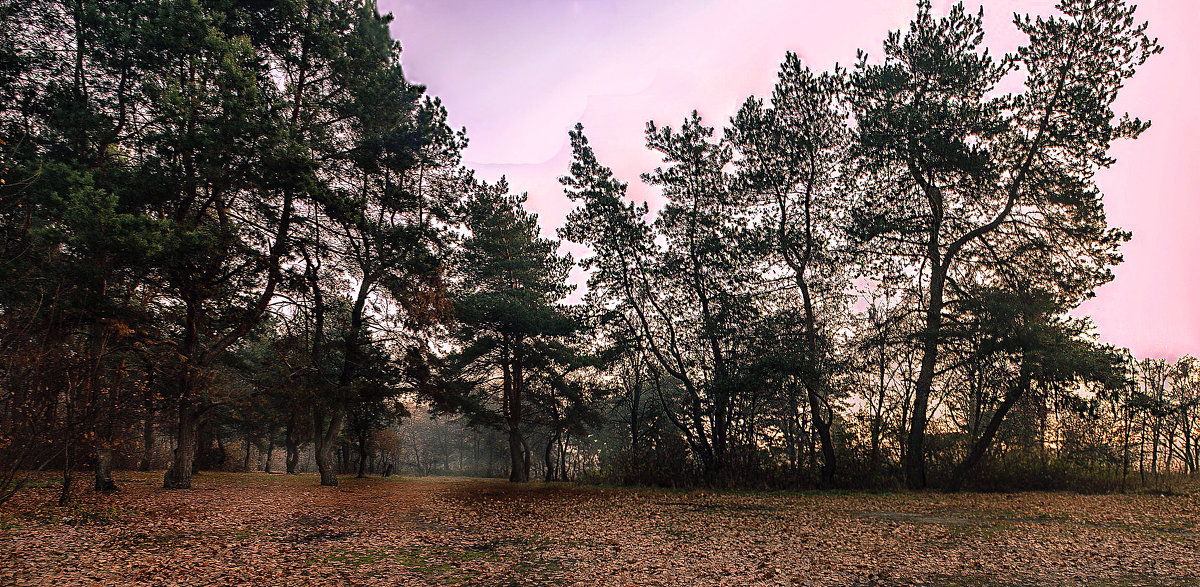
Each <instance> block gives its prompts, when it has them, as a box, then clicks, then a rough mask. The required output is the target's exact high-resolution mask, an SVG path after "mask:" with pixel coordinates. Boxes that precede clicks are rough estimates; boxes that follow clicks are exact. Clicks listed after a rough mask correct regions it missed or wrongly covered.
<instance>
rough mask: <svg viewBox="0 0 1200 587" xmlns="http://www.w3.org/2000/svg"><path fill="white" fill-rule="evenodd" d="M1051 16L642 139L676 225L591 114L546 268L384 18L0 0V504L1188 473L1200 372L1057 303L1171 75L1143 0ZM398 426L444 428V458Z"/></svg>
mask: <svg viewBox="0 0 1200 587" xmlns="http://www.w3.org/2000/svg"><path fill="white" fill-rule="evenodd" d="M1059 10H1060V13H1059V14H1057V15H1056V16H1053V17H1046V18H1028V17H1018V18H1017V19H1016V25H1017V27H1018V28H1019V29H1020V30H1021V31H1022V32H1023V33H1025V34H1026V35H1027V37H1028V41H1027V42H1026V43H1025V44H1024V45H1023V46H1022V47H1021V48H1019V49H1018V50H1017V51H1015V52H1014V53H1012V54H1009V55H1004V56H1001V57H998V58H997V57H993V56H991V55H990V54H989V53H988V52H987V51H985V50H983V49H982V48H981V43H982V39H983V30H982V18H981V15H973V14H970V13H967V12H966V11H964V10H963V8H962V7H961V6H958V7H954V8H952V9H951V11H950V12H949V14H947V15H946V16H945V17H935V16H934V15H933V14H932V11H931V8H930V6H929V3H928V2H921V3H920V4H919V5H918V11H917V17H916V19H915V20H914V21H913V22H912V23H911V25H910V27H909V29H908V30H907V31H898V32H895V33H893V34H891V35H889V37H888V39H887V40H886V41H885V43H884V48H883V52H882V54H881V55H880V56H879V57H874V56H869V55H867V54H865V53H863V54H860V55H859V58H858V61H857V62H856V64H855V65H854V66H853V67H852V68H850V69H841V68H839V69H835V70H834V71H831V72H825V73H815V72H812V71H810V70H809V69H808V68H807V67H806V66H804V65H803V64H802V63H801V62H800V60H799V59H798V58H797V57H796V56H795V55H791V54H789V55H788V56H787V57H786V59H785V60H784V62H783V65H782V67H781V70H780V73H779V81H778V84H777V85H776V88H775V91H774V93H773V94H772V96H771V97H770V98H769V99H767V100H764V99H759V98H753V97H752V98H749V99H748V100H747V101H746V103H745V105H744V106H743V107H742V108H741V110H740V111H739V112H738V114H737V115H736V116H735V117H733V119H731V120H730V122H729V124H728V125H727V126H725V127H724V128H720V129H718V128H716V127H713V126H709V125H707V124H706V123H705V121H704V120H703V119H702V118H701V117H700V116H699V114H697V113H693V114H692V115H691V116H690V117H688V118H687V119H685V120H684V122H683V123H682V124H681V125H680V126H679V127H677V128H673V127H667V126H659V125H656V124H654V123H650V124H649V125H648V126H647V132H646V139H647V145H648V147H649V148H651V149H653V150H655V151H657V152H659V153H660V154H661V155H662V157H663V166H662V167H660V168H658V169H655V170H654V171H652V172H650V173H647V174H645V175H643V178H642V179H643V180H644V181H646V182H647V183H649V184H650V185H651V186H654V188H656V189H657V190H659V191H660V192H661V193H662V195H663V204H662V206H661V208H660V209H657V210H656V211H655V212H654V213H653V214H651V212H650V209H649V207H648V206H646V205H645V204H642V205H636V204H634V203H631V202H630V201H629V198H628V197H627V196H626V193H625V190H626V184H625V183H623V182H622V181H620V180H619V179H617V178H615V177H614V176H613V174H612V172H611V171H610V170H609V169H608V168H606V167H604V166H603V165H602V164H601V163H600V162H599V161H598V160H597V158H596V154H595V153H594V152H593V150H592V148H591V147H590V146H589V145H588V142H587V139H586V137H585V136H584V133H583V129H582V127H577V128H576V130H575V131H573V132H572V133H571V144H572V147H573V151H574V158H573V161H572V164H571V167H570V169H569V170H568V174H567V176H566V177H564V178H562V181H563V184H564V186H565V191H566V196H567V197H569V198H570V199H571V200H572V201H574V202H575V203H576V204H577V207H576V209H575V210H574V211H573V212H572V213H571V214H570V216H569V217H568V219H567V222H566V224H565V226H564V227H563V228H562V229H561V230H560V233H559V235H558V236H559V238H560V239H561V240H556V239H550V238H546V237H544V236H543V235H542V234H541V231H540V228H539V225H538V221H537V216H536V215H535V214H532V213H531V212H529V211H528V210H526V209H525V196H524V195H516V194H511V193H510V190H509V188H508V186H507V184H506V183H505V182H504V181H500V182H497V183H495V184H488V183H486V182H482V181H479V180H477V179H476V178H475V177H474V176H473V174H472V173H471V172H470V171H469V170H467V169H465V168H464V167H463V166H462V164H461V161H460V153H461V151H462V149H463V148H464V147H465V146H466V136H465V133H464V132H463V131H455V130H453V129H451V128H450V127H449V126H448V125H447V123H446V112H445V110H444V108H443V107H442V106H441V104H440V103H439V102H438V101H437V100H436V99H433V98H430V97H427V96H426V95H425V94H424V88H422V87H420V86H417V85H414V84H412V83H410V82H408V81H407V80H406V79H405V77H404V74H403V71H402V68H401V66H400V60H399V56H400V46H399V44H398V43H396V42H395V41H393V40H392V39H391V38H390V36H389V34H388V29H387V26H388V22H389V21H390V16H381V15H380V14H379V13H378V10H377V9H376V6H375V5H374V2H371V1H363V0H305V1H300V2H279V3H253V2H251V3H242V2H225V1H218V0H205V1H200V0H138V1H134V2H102V1H97V0H35V1H31V2H24V3H9V4H5V5H4V6H3V7H0V31H2V33H0V94H2V95H0V133H2V134H0V138H2V140H3V144H2V145H0V157H3V159H2V165H0V180H2V182H3V183H0V223H2V225H0V228H2V235H0V466H2V467H3V468H2V470H0V476H2V478H0V487H3V493H2V494H0V499H2V498H3V497H5V496H7V495H11V492H12V491H15V490H16V489H17V488H19V486H20V483H21V481H22V480H23V479H24V478H26V477H27V476H28V475H29V474H30V472H31V471H37V470H40V469H43V468H46V467H56V468H58V467H61V469H62V471H63V474H64V477H65V478H66V483H64V492H63V499H64V500H65V499H67V498H68V497H69V491H70V487H71V482H70V479H71V474H72V471H75V470H78V469H80V468H83V467H85V466H90V467H91V468H92V469H93V470H94V471H95V484H96V487H97V489H111V488H113V482H112V479H111V468H112V467H113V465H114V462H115V463H116V464H117V465H118V466H129V465H133V464H136V465H138V466H140V467H142V468H144V469H149V468H153V467H158V466H165V467H166V468H167V471H166V473H165V476H164V486H165V487H167V488H186V487H189V486H190V484H191V476H192V474H193V473H194V472H195V471H198V470H200V469H203V468H214V467H225V468H234V467H231V465H230V464H229V459H227V458H226V456H227V454H228V452H229V451H226V444H227V443H231V444H232V443H236V444H237V445H238V446H239V447H240V450H241V452H240V453H239V454H240V458H241V459H242V462H241V464H240V468H242V469H251V468H255V467H257V466H259V461H258V459H253V462H252V458H251V457H252V452H253V453H255V454H257V455H261V456H262V457H264V458H263V460H262V466H264V467H266V468H268V470H269V468H270V466H271V461H272V456H273V455H274V453H275V451H276V449H277V448H279V449H280V450H281V452H282V454H283V455H284V457H283V458H284V468H285V469H286V470H287V472H296V470H297V468H298V466H299V463H300V462H301V451H308V450H310V449H311V456H312V461H313V463H314V465H315V467H316V469H317V470H318V471H319V473H320V476H321V483H322V484H325V485H336V484H337V474H338V473H339V472H342V473H346V472H354V471H357V472H358V474H360V475H362V474H365V473H367V472H371V471H374V472H379V473H390V472H392V470H393V467H395V466H399V465H400V464H402V463H415V465H414V466H415V467H416V468H417V469H418V470H420V471H422V472H442V473H446V472H451V471H452V470H453V471H454V472H459V473H471V474H479V473H480V472H481V471H482V470H484V469H483V464H482V463H485V462H486V465H487V466H486V469H487V470H489V471H490V470H491V468H492V463H493V458H492V456H491V455H493V454H494V451H495V450H496V449H497V446H496V442H497V440H499V437H498V436H497V435H500V436H502V437H503V440H502V446H501V447H499V449H500V450H501V451H502V452H504V453H505V454H506V459H507V461H508V466H507V471H508V473H509V478H510V479H511V480H513V481H526V480H529V479H530V477H531V476H532V475H533V474H538V475H542V476H544V478H545V479H548V480H550V479H568V478H573V479H578V478H583V477H586V478H589V479H607V480H614V481H621V482H636V483H661V484H681V483H684V484H685V483H709V484H714V485H744V486H777V487H791V486H808V485H814V484H823V485H831V484H839V485H847V486H859V487H865V486H880V485H888V484H892V483H895V482H897V480H902V481H903V482H905V483H907V485H908V486H910V487H913V488H922V487H926V486H928V485H930V484H934V485H938V486H942V487H947V488H951V489H956V488H959V487H962V486H964V484H966V483H968V482H969V481H971V480H972V479H973V477H972V475H977V477H974V479H975V480H976V482H977V483H978V484H979V485H981V486H985V485H988V484H992V485H995V484H997V483H1006V484H1008V485H1012V486H1030V485H1032V484H1033V483H1034V481H1033V478H1032V477H1031V475H1035V474H1047V473H1046V472H1047V471H1049V472H1051V473H1052V474H1056V472H1068V473H1071V474H1073V475H1077V476H1079V477H1088V478H1098V477H1102V478H1104V479H1108V480H1114V479H1118V478H1119V479H1121V480H1125V479H1127V478H1128V477H1129V475H1130V474H1131V472H1132V471H1136V472H1138V473H1139V474H1140V473H1143V472H1147V473H1149V474H1150V475H1156V474H1158V473H1160V472H1171V471H1181V472H1194V471H1195V470H1196V468H1197V464H1198V463H1197V458H1198V453H1200V424H1198V423H1197V411H1196V408H1195V406H1196V403H1197V401H1198V400H1197V396H1198V395H1200V385H1198V383H1197V380H1198V376H1197V374H1196V371H1195V366H1194V361H1192V360H1191V359H1186V358H1185V359H1182V360H1181V361H1180V362H1179V363H1178V364H1176V365H1174V366H1168V365H1166V364H1165V363H1158V362H1143V363H1135V362H1133V361H1132V359H1131V358H1130V357H1128V355H1127V354H1126V353H1122V352H1120V351H1118V350H1117V349H1115V348H1112V347H1110V346H1106V345H1101V344H1098V343H1096V342H1095V340H1094V337H1093V335H1092V329H1091V326H1090V325H1089V323H1088V322H1087V321H1086V320H1085V319H1080V318H1077V317H1074V316H1073V315H1071V314H1070V311H1071V310H1073V309H1074V308H1076V307H1077V306H1078V304H1079V303H1080V302H1082V301H1083V300H1085V299H1087V298H1089V297H1090V296H1091V295H1092V293H1093V291H1094V290H1095V288H1096V287H1098V286H1099V285H1102V284H1103V283H1105V282H1107V281H1109V280H1110V279H1111V278H1112V274H1111V271H1110V267H1111V266H1112V265H1113V264H1115V263H1117V262H1119V261H1120V255H1119V251H1118V247H1119V245H1120V244H1121V243H1122V242H1123V241H1125V240H1127V239H1128V238H1129V235H1128V234H1127V233H1125V232H1122V231H1120V230H1117V229H1113V228H1110V227H1109V226H1108V224H1107V222H1106V220H1105V218H1104V212H1103V206H1102V198H1101V194H1100V192H1099V190H1098V189H1097V187H1096V186H1095V183H1094V174H1095V173H1096V171H1097V170H1099V169H1101V168H1104V167H1107V166H1109V165H1110V164H1112V163H1113V161H1112V159H1111V158H1109V157H1108V155H1107V151H1108V148H1109V145H1110V143H1111V142H1112V141H1113V140H1117V139H1120V138H1134V137H1136V136H1137V135H1138V134H1139V133H1141V132H1142V131H1143V130H1145V129H1146V128H1147V127H1148V123H1144V122H1142V121H1139V120H1137V119H1130V118H1128V117H1123V118H1118V117H1116V116H1115V114H1114V113H1113V111H1112V110H1111V106H1112V104H1113V101H1114V100H1115V99H1116V96H1117V92H1118V90H1119V89H1120V87H1121V86H1122V85H1123V83H1124V82H1125V81H1126V80H1127V79H1129V78H1130V77H1131V76H1132V75H1133V74H1134V71H1135V69H1136V68H1137V67H1138V66H1140V65H1141V64H1142V63H1143V62H1144V61H1145V60H1146V59H1147V58H1148V57H1149V56H1150V55H1152V54H1153V53H1156V52H1158V51H1159V50H1160V48H1159V47H1158V45H1157V43H1156V42H1155V41H1154V40H1153V39H1151V38H1149V37H1148V36H1147V35H1146V32H1145V30H1146V25H1145V24H1139V23H1138V22H1137V21H1136V20H1135V18H1134V15H1133V8H1131V7H1129V6H1127V5H1126V4H1124V3H1123V2H1118V1H1112V0H1064V1H1063V2H1062V3H1060V6H1059ZM1017 87H1019V88H1021V89H1020V90H1013V93H1005V92H1008V91H1010V89H1011V88H1017ZM563 241H569V242H573V243H578V244H581V245H584V246H586V247H587V248H588V249H589V250H590V251H591V253H590V254H589V256H588V257H587V258H585V259H583V260H582V262H581V263H580V265H581V266H582V267H583V268H584V269H585V270H587V272H588V275H589V278H588V282H587V288H586V293H584V295H583V303H580V304H567V303H566V302H565V300H567V298H568V297H569V296H570V294H571V293H572V289H573V288H572V286H570V285H568V284H567V275H568V272H569V271H570V270H571V268H572V267H574V266H576V263H575V260H574V259H572V258H571V257H570V256H569V255H564V254H561V253H560V248H561V245H562V243H563ZM1131 367H1136V368H1131ZM1151 373H1157V374H1158V375H1150V374H1151ZM413 401H418V402H420V403H419V404H414V403H412V402H413ZM413 405H419V409H422V410H423V409H426V407H428V408H429V409H433V410H435V411H439V412H447V413H454V414H458V419H457V420H455V430H454V434H455V435H456V436H455V439H456V441H455V442H450V441H449V440H448V437H445V436H443V437H441V438H440V439H439V440H438V442H439V443H440V446H441V447H442V448H441V449H440V452H438V453H437V459H438V460H440V463H438V464H436V465H435V464H434V463H433V462H432V456H431V455H432V454H433V453H429V452H428V451H425V452H423V449H422V447H421V446H417V445H416V444H415V439H416V435H414V434H407V436H406V430H405V424H404V420H405V418H407V417H408V416H409V409H408V408H407V407H406V406H413ZM460 425H461V426H465V427H466V428H465V429H466V430H478V431H481V432H480V434H479V435H478V436H476V437H474V438H467V437H464V436H463V434H462V431H461V430H459V429H458V428H457V427H458V426H460ZM422 430H423V432H422V435H426V434H445V433H447V431H446V430H445V429H439V428H437V427H436V426H434V427H432V428H430V427H428V426H424V427H423V428H422ZM439 430H441V432H439ZM408 437H411V438H412V439H413V440H414V442H406V441H405V438H408ZM252 447H254V448H253V449H252ZM451 447H454V448H453V449H451ZM164 450H166V451H169V452H168V453H167V454H162V451H164ZM452 450H453V451H456V455H457V467H455V466H452V458H451V452H452ZM468 451H469V452H470V457H469V458H468V456H467V454H468ZM482 455H488V456H486V458H485V457H484V456H482ZM305 460H307V458H306V459H305ZM87 463H90V464H87ZM468 463H470V464H468ZM348 469H349V470H348ZM1005 475H1009V476H1010V477H1011V478H1010V479H1008V480H1005V479H1004V478H1003V477H1004V476H1005Z"/></svg>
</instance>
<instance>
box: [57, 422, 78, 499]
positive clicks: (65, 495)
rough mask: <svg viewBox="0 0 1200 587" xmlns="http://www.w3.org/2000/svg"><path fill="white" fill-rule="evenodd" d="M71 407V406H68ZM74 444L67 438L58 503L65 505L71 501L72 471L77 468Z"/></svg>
mask: <svg viewBox="0 0 1200 587" xmlns="http://www.w3.org/2000/svg"><path fill="white" fill-rule="evenodd" d="M68 409H69V408H68ZM74 448H75V447H74V446H73V445H72V442H71V440H70V438H69V437H68V439H67V450H66V454H65V455H64V457H63V483H62V492H61V493H59V494H58V505H60V506H65V505H67V504H68V503H71V481H72V479H71V471H72V470H73V469H74V468H75V461H74V460H73V459H72V455H73V454H74V452H75V450H74Z"/></svg>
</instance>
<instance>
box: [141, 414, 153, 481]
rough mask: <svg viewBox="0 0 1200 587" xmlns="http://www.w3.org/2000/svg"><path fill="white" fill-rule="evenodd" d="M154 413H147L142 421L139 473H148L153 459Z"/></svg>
mask: <svg viewBox="0 0 1200 587" xmlns="http://www.w3.org/2000/svg"><path fill="white" fill-rule="evenodd" d="M153 416H154V413H153V412H147V413H146V417H145V419H144V420H142V460H140V461H138V470H139V471H149V470H150V467H151V463H152V461H153V459H154V419H153Z"/></svg>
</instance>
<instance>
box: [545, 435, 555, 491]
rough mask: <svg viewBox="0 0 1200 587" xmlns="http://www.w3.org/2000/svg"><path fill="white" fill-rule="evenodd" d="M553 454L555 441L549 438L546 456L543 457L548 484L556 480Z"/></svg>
mask: <svg viewBox="0 0 1200 587" xmlns="http://www.w3.org/2000/svg"><path fill="white" fill-rule="evenodd" d="M553 452H554V439H553V438H547V439H546V454H544V455H543V457H542V458H543V460H544V461H545V464H546V482H547V483H549V482H551V481H553V480H554V455H553Z"/></svg>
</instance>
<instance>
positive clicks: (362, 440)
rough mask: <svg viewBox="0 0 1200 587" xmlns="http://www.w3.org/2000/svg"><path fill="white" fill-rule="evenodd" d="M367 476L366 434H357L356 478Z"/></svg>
mask: <svg viewBox="0 0 1200 587" xmlns="http://www.w3.org/2000/svg"><path fill="white" fill-rule="evenodd" d="M366 476H367V434H365V433H362V432H360V433H359V434H358V478H359V479H362V478H363V477H366Z"/></svg>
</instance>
